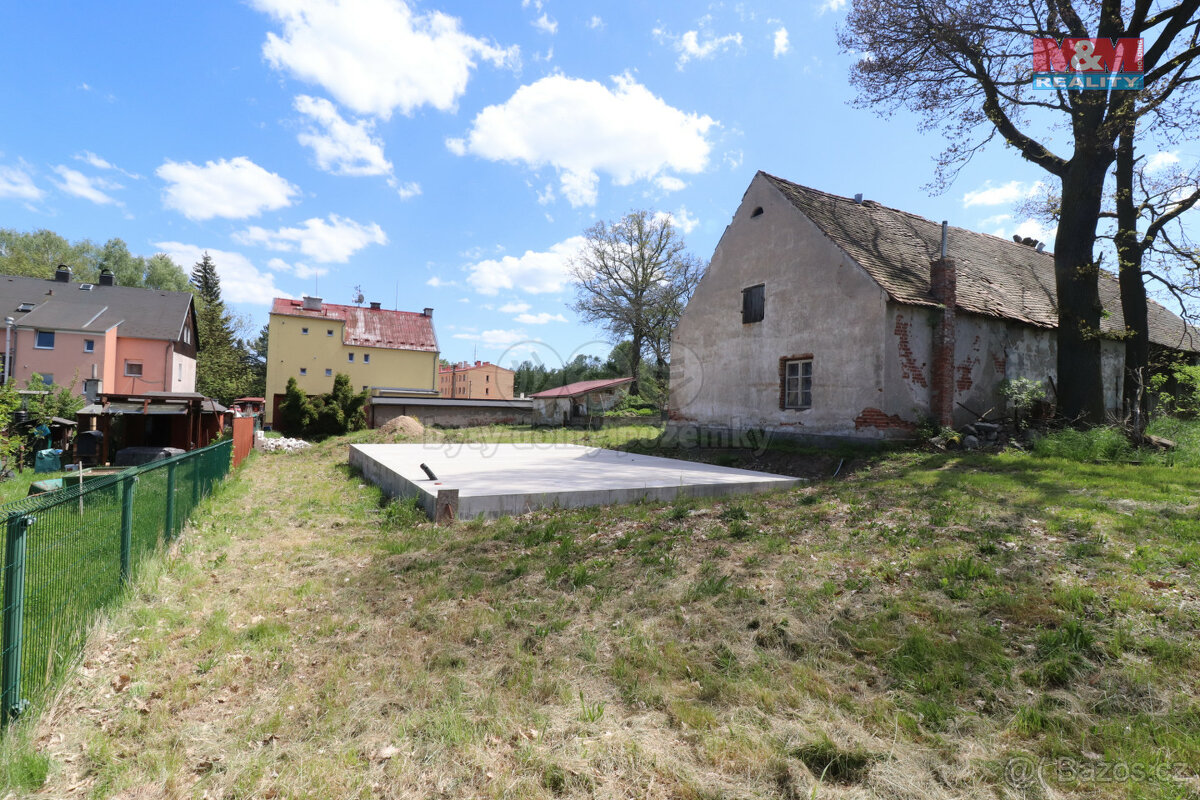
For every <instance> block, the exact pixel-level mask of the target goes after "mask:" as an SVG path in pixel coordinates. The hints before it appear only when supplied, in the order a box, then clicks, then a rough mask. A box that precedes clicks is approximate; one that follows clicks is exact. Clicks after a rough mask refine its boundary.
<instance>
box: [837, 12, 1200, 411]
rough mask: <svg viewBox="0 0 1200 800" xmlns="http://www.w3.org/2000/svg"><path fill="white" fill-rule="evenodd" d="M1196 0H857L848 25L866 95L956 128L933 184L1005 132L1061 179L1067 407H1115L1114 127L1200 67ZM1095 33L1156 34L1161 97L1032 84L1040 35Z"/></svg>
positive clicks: (1154, 62) (1149, 52) (1167, 99)
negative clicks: (1105, 303) (1108, 275)
mask: <svg viewBox="0 0 1200 800" xmlns="http://www.w3.org/2000/svg"><path fill="white" fill-rule="evenodd" d="M1197 10H1200V0H1180V1H1179V2H1177V3H1175V4H1173V5H1166V4H1162V3H1156V2H1154V0H1134V1H1133V3H1132V8H1131V9H1130V10H1129V11H1128V13H1123V10H1122V7H1121V2H1120V0H1096V1H1095V2H1092V1H1090V0H1077V1H1076V2H1072V0H992V2H988V3H978V2H975V0H853V5H852V9H851V11H850V14H849V16H848V18H847V22H846V27H845V28H844V29H843V30H842V31H841V32H840V35H839V41H840V44H841V46H842V47H843V49H845V50H848V51H850V52H854V53H858V54H860V56H861V57H860V59H859V61H858V62H857V63H856V64H855V65H854V67H853V68H852V72H851V81H852V83H853V84H854V85H855V86H856V87H857V88H858V90H859V92H860V95H859V102H860V103H861V104H863V105H866V106H871V107H874V108H876V109H879V110H880V111H881V112H882V113H885V114H886V113H890V112H891V111H893V110H895V109H896V108H897V107H901V106H904V107H908V108H910V109H912V110H913V111H915V112H917V113H918V114H921V115H923V119H924V122H923V123H922V128H923V129H935V128H941V129H943V130H944V131H945V132H946V133H947V134H948V136H949V137H950V140H951V141H950V144H949V146H948V147H947V149H946V150H945V151H944V152H943V154H942V157H941V159H940V162H939V164H938V172H937V179H936V182H935V186H938V187H941V188H944V187H945V186H947V185H948V184H949V182H950V181H952V180H953V178H954V176H955V175H956V174H957V172H958V170H959V169H961V167H962V166H963V165H964V164H966V163H967V162H968V161H969V160H970V159H971V157H972V156H973V155H974V154H975V153H976V152H978V151H979V150H980V149H981V148H982V147H984V146H985V145H986V144H987V143H989V142H990V141H992V140H993V139H994V138H996V135H997V134H999V136H1000V137H1001V138H1002V139H1003V140H1004V142H1005V143H1006V144H1007V145H1008V146H1010V147H1012V148H1014V149H1015V150H1016V151H1017V152H1018V153H1020V154H1021V156H1022V157H1023V158H1025V159H1026V160H1028V161H1030V162H1031V163H1034V164H1037V165H1038V166H1040V167H1042V168H1043V169H1044V170H1046V171H1047V172H1049V173H1050V174H1051V175H1054V176H1055V177H1057V178H1058V179H1059V181H1060V193H1061V195H1060V196H1061V198H1062V203H1061V209H1060V215H1059V226H1058V234H1057V236H1056V239H1055V244H1054V271H1055V283H1056V289H1057V294H1058V316H1059V319H1058V332H1057V338H1058V376H1059V381H1058V407H1059V411H1060V413H1062V414H1063V415H1065V416H1067V417H1070V418H1078V419H1083V420H1086V421H1091V422H1099V421H1101V420H1102V419H1103V416H1104V402H1103V397H1104V395H1103V386H1102V383H1101V373H1100V339H1099V332H1100V317H1101V314H1102V308H1101V305H1100V293H1099V283H1098V277H1099V271H1098V264H1097V262H1096V259H1095V254H1094V244H1095V239H1096V232H1097V227H1098V224H1099V219H1100V210H1101V202H1102V198H1103V194H1104V191H1103V190H1104V182H1105V178H1106V176H1107V174H1108V171H1109V168H1110V167H1111V166H1112V165H1113V163H1114V161H1115V160H1116V156H1117V139H1118V136H1119V135H1120V133H1121V132H1122V131H1124V130H1127V129H1130V126H1131V124H1133V122H1134V121H1135V120H1136V119H1137V117H1138V116H1139V115H1140V114H1145V113H1150V112H1151V111H1153V110H1154V108H1165V107H1167V106H1168V105H1169V104H1171V103H1173V102H1175V99H1174V94H1175V92H1176V91H1177V90H1178V89H1180V88H1181V87H1185V86H1187V85H1189V84H1190V83H1191V82H1193V81H1195V80H1196V79H1197V78H1198V77H1200V76H1196V75H1194V74H1192V72H1191V69H1192V66H1193V63H1194V61H1195V59H1196V57H1197V56H1198V55H1200V46H1198V45H1197V39H1196V36H1197V31H1198V30H1200V22H1198V21H1197V19H1196V16H1197ZM1089 36H1094V37H1097V38H1108V39H1121V38H1143V39H1146V40H1147V46H1146V48H1145V51H1144V62H1143V63H1144V78H1143V86H1144V87H1145V89H1144V90H1143V91H1144V92H1146V93H1153V97H1154V103H1153V104H1149V103H1143V104H1138V103H1137V102H1136V100H1137V97H1138V95H1139V92H1136V91H1095V90H1054V91H1045V92H1037V91H1033V90H1032V85H1031V77H1032V66H1033V63H1032V61H1033V59H1032V53H1033V40H1034V39H1035V38H1053V39H1055V40H1062V39H1065V38H1071V37H1073V38H1088V37H1089ZM1056 123H1057V124H1058V125H1059V126H1065V127H1068V128H1069V132H1070V134H1069V135H1070V141H1071V144H1073V149H1072V152H1071V154H1070V156H1063V155H1058V154H1056V153H1054V152H1053V151H1052V150H1051V149H1050V147H1049V146H1048V145H1047V144H1046V143H1044V142H1043V141H1040V140H1039V139H1038V138H1037V136H1038V135H1041V134H1043V133H1044V132H1052V130H1053V128H1054V127H1055V125H1056ZM1047 141H1049V139H1047Z"/></svg>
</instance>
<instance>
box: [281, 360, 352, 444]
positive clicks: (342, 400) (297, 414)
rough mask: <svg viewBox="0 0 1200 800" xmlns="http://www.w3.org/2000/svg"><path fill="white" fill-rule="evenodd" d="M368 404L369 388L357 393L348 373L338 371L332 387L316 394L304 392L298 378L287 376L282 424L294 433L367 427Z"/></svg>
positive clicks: (332, 432)
mask: <svg viewBox="0 0 1200 800" xmlns="http://www.w3.org/2000/svg"><path fill="white" fill-rule="evenodd" d="M366 404H367V392H366V390H364V391H362V392H360V393H359V394H354V392H353V391H352V390H351V388H350V376H348V375H343V374H341V373H339V374H338V375H337V376H336V377H335V378H334V379H333V391H332V392H330V393H329V394H323V395H318V396H315V397H310V396H308V395H307V394H305V392H304V390H303V389H301V388H300V387H299V386H298V385H297V384H296V379H295V378H288V383H287V392H286V395H285V397H284V401H283V404H282V405H280V407H279V424H280V427H281V428H282V429H283V430H284V431H286V432H287V433H288V434H289V435H291V436H300V437H304V438H322V437H325V436H340V435H342V434H344V433H349V432H350V431H357V430H362V429H363V428H365V427H366V425H367V418H366Z"/></svg>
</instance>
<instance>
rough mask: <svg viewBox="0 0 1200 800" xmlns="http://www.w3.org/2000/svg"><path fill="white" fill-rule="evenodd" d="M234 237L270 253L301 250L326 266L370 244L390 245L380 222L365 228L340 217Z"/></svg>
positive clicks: (256, 229) (254, 230)
mask: <svg viewBox="0 0 1200 800" xmlns="http://www.w3.org/2000/svg"><path fill="white" fill-rule="evenodd" d="M233 238H234V239H236V240H237V241H239V242H241V243H242V244H246V245H257V246H259V247H265V248H267V249H268V250H280V251H283V252H290V251H293V250H299V251H300V252H301V253H303V254H304V255H306V256H308V257H309V258H311V259H313V260H315V261H318V262H320V263H322V264H328V263H338V264H344V263H346V262H347V261H349V260H350V257H351V256H353V255H354V254H355V253H357V252H358V251H359V250H361V249H363V248H364V247H366V246H367V245H370V244H387V241H388V238H387V234H386V233H384V232H383V228H380V227H379V225H377V224H376V223H374V222H372V223H371V224H370V225H362V224H359V223H357V222H355V221H354V220H352V219H346V218H344V217H339V216H338V215H337V214H330V215H329V221H328V222H326V221H325V220H323V219H320V218H318V217H313V218H312V219H307V220H305V221H304V226H303V227H301V228H280V229H278V230H274V231H269V230H267V229H266V228H261V227H259V226H257V225H252V226H251V227H249V228H247V229H246V230H244V231H240V232H239V233H235V234H234V235H233Z"/></svg>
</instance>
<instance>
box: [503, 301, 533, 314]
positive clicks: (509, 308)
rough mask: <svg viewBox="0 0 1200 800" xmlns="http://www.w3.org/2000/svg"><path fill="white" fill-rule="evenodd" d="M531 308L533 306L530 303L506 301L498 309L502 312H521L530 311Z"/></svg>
mask: <svg viewBox="0 0 1200 800" xmlns="http://www.w3.org/2000/svg"><path fill="white" fill-rule="evenodd" d="M530 308H531V306H530V305H529V303H505V304H504V305H502V306H500V308H498V309H497V310H498V311H499V312H500V313H501V314H521V313H524V312H526V311H528V310H529V309H530Z"/></svg>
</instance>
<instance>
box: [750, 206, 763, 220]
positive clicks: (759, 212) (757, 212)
mask: <svg viewBox="0 0 1200 800" xmlns="http://www.w3.org/2000/svg"><path fill="white" fill-rule="evenodd" d="M750 216H751V218H753V217H761V216H762V206H759V207H758V208H756V209H754V213H753V214H751V215H750Z"/></svg>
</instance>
